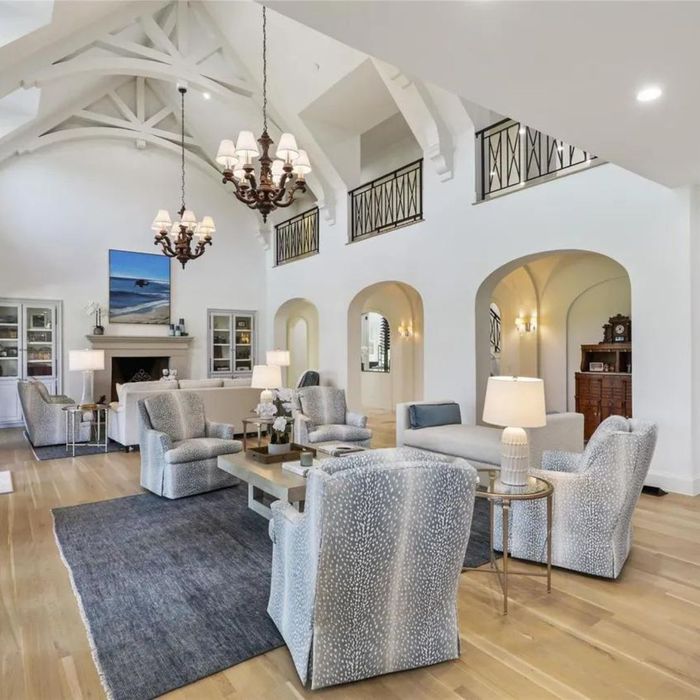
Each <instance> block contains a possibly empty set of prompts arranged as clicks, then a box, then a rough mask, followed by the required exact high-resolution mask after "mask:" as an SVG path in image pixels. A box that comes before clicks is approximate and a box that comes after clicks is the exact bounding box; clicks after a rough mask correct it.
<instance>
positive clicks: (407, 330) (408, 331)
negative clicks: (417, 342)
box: [397, 321, 413, 338]
mask: <svg viewBox="0 0 700 700" xmlns="http://www.w3.org/2000/svg"><path fill="white" fill-rule="evenodd" d="M397 330H398V332H399V335H400V336H401V337H402V338H410V337H411V336H412V335H413V324H412V323H411V322H409V323H408V324H405V323H404V322H403V321H402V322H401V325H400V326H399V327H398V329H397Z"/></svg>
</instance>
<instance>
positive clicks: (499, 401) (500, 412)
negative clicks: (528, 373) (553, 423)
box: [484, 377, 547, 428]
mask: <svg viewBox="0 0 700 700" xmlns="http://www.w3.org/2000/svg"><path fill="white" fill-rule="evenodd" d="M484 422H485V423H492V424H493V425H502V426H506V427H511V428H541V427H542V426H543V425H546V424H547V416H546V413H545V405H544V382H543V381H542V380H541V379H537V378H535V377H489V382H488V384H487V386H486V400H485V402H484Z"/></svg>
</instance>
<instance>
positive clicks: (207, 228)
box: [197, 216, 216, 237]
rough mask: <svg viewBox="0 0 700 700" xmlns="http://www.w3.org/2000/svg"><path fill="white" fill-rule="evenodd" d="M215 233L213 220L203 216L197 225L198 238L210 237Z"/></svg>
mask: <svg viewBox="0 0 700 700" xmlns="http://www.w3.org/2000/svg"><path fill="white" fill-rule="evenodd" d="M214 231H216V226H214V219H212V218H211V216H205V217H204V218H203V219H202V220H201V221H200V222H199V224H197V235H198V236H200V237H204V236H211V235H212V234H213V233H214Z"/></svg>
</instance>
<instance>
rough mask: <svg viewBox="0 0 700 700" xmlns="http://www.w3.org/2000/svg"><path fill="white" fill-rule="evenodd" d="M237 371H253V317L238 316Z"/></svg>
mask: <svg viewBox="0 0 700 700" xmlns="http://www.w3.org/2000/svg"><path fill="white" fill-rule="evenodd" d="M235 318H236V367H235V371H236V372H252V371H253V317H252V316H236V317H235Z"/></svg>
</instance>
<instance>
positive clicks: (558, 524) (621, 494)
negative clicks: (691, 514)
mask: <svg viewBox="0 0 700 700" xmlns="http://www.w3.org/2000/svg"><path fill="white" fill-rule="evenodd" d="M656 432H657V430H656V426H655V425H653V424H651V423H644V422H642V421H638V420H634V419H631V420H628V419H627V418H623V417H622V416H610V417H609V418H607V419H606V420H604V421H603V422H602V423H601V424H600V425H599V426H598V429H597V430H596V431H595V433H594V434H593V435H592V437H591V439H590V440H589V441H588V445H587V446H586V449H585V450H584V451H583V453H582V454H576V453H572V452H544V455H543V459H542V468H541V469H532V470H531V473H532V474H533V476H539V477H542V478H543V479H547V481H549V482H550V483H552V484H553V485H554V497H553V506H554V507H553V527H552V563H553V564H554V566H560V567H563V568H565V569H571V570H573V571H580V572H583V573H586V574H592V575H594V576H603V577H606V578H617V577H618V576H619V575H620V572H621V571H622V567H623V566H624V564H625V561H626V560H627V556H628V555H629V552H630V546H631V543H632V514H633V512H634V508H635V506H636V505H637V501H638V500H639V495H640V493H641V491H642V486H643V485H644V479H645V478H646V475H647V472H648V471H649V464H650V462H651V458H652V456H653V454H654V447H655V445H656ZM499 511H500V509H499ZM497 516H498V517H496V518H495V526H496V527H495V529H496V534H495V538H494V541H495V542H501V541H502V540H501V522H502V521H501V517H500V512H499V513H497ZM511 517H512V525H511V527H510V535H509V539H510V542H509V550H510V553H511V555H512V556H514V557H517V558H520V559H529V560H531V561H538V562H543V561H545V560H546V536H547V522H546V511H545V504H544V501H542V500H538V501H520V502H515V503H513V504H512V505H511Z"/></svg>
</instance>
